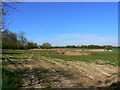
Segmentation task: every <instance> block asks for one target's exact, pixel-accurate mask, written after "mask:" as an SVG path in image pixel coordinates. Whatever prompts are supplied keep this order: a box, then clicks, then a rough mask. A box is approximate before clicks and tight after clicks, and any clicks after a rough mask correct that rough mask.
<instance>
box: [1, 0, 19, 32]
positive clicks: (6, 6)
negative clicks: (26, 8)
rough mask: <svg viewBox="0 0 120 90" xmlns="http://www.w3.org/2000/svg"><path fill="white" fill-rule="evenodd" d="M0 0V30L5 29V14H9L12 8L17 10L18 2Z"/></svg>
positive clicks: (6, 20)
mask: <svg viewBox="0 0 120 90" xmlns="http://www.w3.org/2000/svg"><path fill="white" fill-rule="evenodd" d="M8 1H9V2H0V17H1V18H0V30H2V29H5V28H6V26H7V25H8V24H9V22H8V19H7V16H8V15H11V13H12V10H16V11H17V9H16V8H17V4H19V3H20V2H10V0H8Z"/></svg>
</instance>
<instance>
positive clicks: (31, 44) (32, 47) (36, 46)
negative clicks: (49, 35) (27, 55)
mask: <svg viewBox="0 0 120 90" xmlns="http://www.w3.org/2000/svg"><path fill="white" fill-rule="evenodd" d="M26 48H27V49H34V48H38V45H37V43H33V42H28V43H27V46H26Z"/></svg>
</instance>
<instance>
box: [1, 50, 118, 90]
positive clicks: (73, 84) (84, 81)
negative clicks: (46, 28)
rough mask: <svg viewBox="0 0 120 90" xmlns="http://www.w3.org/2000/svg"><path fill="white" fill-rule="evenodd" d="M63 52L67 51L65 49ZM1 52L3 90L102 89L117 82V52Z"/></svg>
mask: <svg viewBox="0 0 120 90" xmlns="http://www.w3.org/2000/svg"><path fill="white" fill-rule="evenodd" d="M65 50H66V49H65ZM67 50H69V51H71V52H74V51H76V50H77V52H82V53H92V55H59V54H58V55H57V54H55V53H56V50H3V54H2V55H3V57H2V59H3V61H2V64H3V67H2V70H3V88H47V89H52V88H94V87H95V88H102V87H114V85H117V83H118V68H119V66H120V64H119V62H118V52H117V51H104V52H101V51H79V49H67Z"/></svg>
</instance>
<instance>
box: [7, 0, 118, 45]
mask: <svg viewBox="0 0 120 90" xmlns="http://www.w3.org/2000/svg"><path fill="white" fill-rule="evenodd" d="M17 8H18V12H16V11H13V14H12V15H10V16H9V18H10V19H11V21H12V22H13V23H12V24H11V25H9V26H8V29H9V30H12V31H14V32H16V33H18V32H20V31H23V32H25V33H26V35H25V36H26V38H27V39H28V40H30V41H33V42H35V43H37V44H39V45H41V44H43V43H45V42H48V43H50V44H51V45H52V46H66V45H92V44H93V45H112V46H117V45H118V22H117V21H118V3H117V2H24V3H22V4H21V5H19V6H18V7H17Z"/></svg>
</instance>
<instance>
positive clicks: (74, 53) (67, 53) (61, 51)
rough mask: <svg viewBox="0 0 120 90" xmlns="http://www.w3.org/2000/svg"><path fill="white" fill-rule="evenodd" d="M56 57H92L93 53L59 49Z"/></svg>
mask: <svg viewBox="0 0 120 90" xmlns="http://www.w3.org/2000/svg"><path fill="white" fill-rule="evenodd" d="M56 55H92V53H86V52H78V51H73V50H72V51H71V50H63V49H58V50H56Z"/></svg>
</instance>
